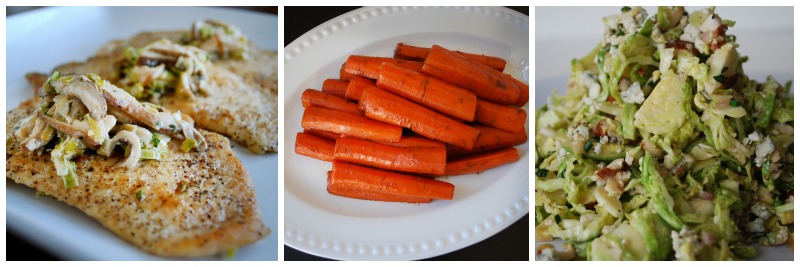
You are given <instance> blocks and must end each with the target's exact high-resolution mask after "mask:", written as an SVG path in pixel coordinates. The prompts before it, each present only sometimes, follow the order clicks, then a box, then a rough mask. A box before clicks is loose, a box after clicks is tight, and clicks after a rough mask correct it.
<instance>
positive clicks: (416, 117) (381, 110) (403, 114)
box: [359, 88, 479, 150]
mask: <svg viewBox="0 0 800 267" xmlns="http://www.w3.org/2000/svg"><path fill="white" fill-rule="evenodd" d="M359 105H363V106H364V115H366V116H367V117H369V118H373V119H376V120H379V121H383V122H387V123H391V124H394V125H398V126H402V127H405V128H409V129H411V131H414V132H415V133H418V134H420V135H422V136H425V137H427V138H430V139H434V140H439V141H442V142H445V143H448V144H452V145H455V146H458V147H462V148H465V149H467V150H471V149H472V146H473V145H474V144H475V140H476V139H477V138H478V133H479V132H478V130H476V129H475V128H472V127H470V126H468V125H466V124H463V123H460V122H457V121H455V120H453V119H451V118H449V117H447V116H445V115H442V114H439V113H437V112H435V111H433V110H430V109H428V108H426V107H423V106H420V105H419V104H416V103H414V102H411V101H409V100H406V99H405V98H402V97H399V96H396V95H393V94H392V93H389V92H386V91H384V90H381V89H378V88H367V89H366V90H364V93H363V94H361V100H359ZM395 142H396V141H395Z"/></svg>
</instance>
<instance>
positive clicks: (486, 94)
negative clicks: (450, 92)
mask: <svg viewBox="0 0 800 267" xmlns="http://www.w3.org/2000/svg"><path fill="white" fill-rule="evenodd" d="M422 72H423V73H425V74H428V75H431V76H433V77H436V78H439V79H442V80H444V81H446V82H449V83H452V84H454V85H456V86H459V87H462V88H464V89H467V90H470V91H472V92H473V93H475V94H476V95H477V96H478V97H480V98H483V99H486V100H489V101H492V102H495V103H498V104H504V105H511V104H515V103H517V101H518V100H519V95H520V88H519V86H518V85H517V84H516V83H514V82H513V81H510V80H509V78H508V77H507V76H506V75H505V74H503V73H502V72H499V71H497V70H495V69H492V68H489V67H486V66H484V65H481V64H478V63H476V62H475V61H472V60H469V59H467V58H465V57H464V56H461V55H459V54H457V53H455V52H453V51H450V50H447V49H445V48H443V47H441V46H438V45H434V46H433V48H431V51H430V53H428V57H427V58H426V59H425V65H423V66H422Z"/></svg>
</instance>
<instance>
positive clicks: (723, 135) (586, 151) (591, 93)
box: [535, 7, 794, 260]
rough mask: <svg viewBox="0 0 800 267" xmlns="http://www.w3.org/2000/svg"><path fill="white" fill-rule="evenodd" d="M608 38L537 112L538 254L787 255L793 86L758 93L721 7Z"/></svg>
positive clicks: (621, 20)
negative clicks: (560, 246) (775, 251)
mask: <svg viewBox="0 0 800 267" xmlns="http://www.w3.org/2000/svg"><path fill="white" fill-rule="evenodd" d="M603 24H604V25H605V33H604V35H603V38H602V41H601V42H600V43H599V44H598V45H597V47H596V48H595V49H594V50H592V51H591V52H589V54H588V55H586V56H585V57H583V58H579V59H574V60H573V61H572V68H571V74H570V78H569V82H568V87H567V91H566V93H565V94H564V95H558V93H557V92H555V93H554V94H553V95H552V96H551V97H549V98H548V101H547V105H545V106H543V107H540V108H539V109H538V110H537V112H536V151H535V153H536V158H535V161H536V171H535V179H536V180H535V187H536V196H535V210H536V241H550V240H554V239H563V240H565V241H566V242H567V245H565V247H566V248H568V249H569V250H574V253H573V254H571V255H575V256H576V257H578V258H582V259H588V260H737V259H749V258H754V257H756V256H757V254H758V253H757V250H756V248H755V245H756V244H761V245H764V246H778V245H784V244H787V241H789V240H790V238H792V236H793V231H792V229H793V224H794V174H793V171H794V156H793V154H792V151H793V150H792V149H793V148H792V146H793V143H794V141H793V140H794V115H793V112H794V96H793V95H792V93H791V92H790V89H791V81H789V82H786V83H785V84H781V83H779V82H778V81H776V80H775V79H774V78H773V77H771V76H770V77H768V78H767V79H766V81H763V82H757V81H754V80H751V79H750V78H749V77H748V76H747V75H746V74H745V72H744V69H743V68H742V65H743V63H745V62H747V59H748V58H747V57H746V56H742V55H740V54H739V53H738V52H737V48H738V47H739V45H738V44H737V42H736V36H734V35H730V34H728V33H727V31H728V29H729V28H731V27H733V26H734V25H735V22H734V21H731V20H725V19H723V18H722V17H720V15H718V14H717V13H715V10H714V8H713V7H712V8H708V9H703V10H697V11H694V12H691V13H689V12H687V11H686V10H685V9H684V8H683V7H659V8H658V11H657V13H656V14H654V15H652V16H651V15H648V14H647V12H646V11H645V10H644V9H642V8H640V7H633V8H631V7H623V8H622V10H621V13H620V14H615V15H611V16H607V17H605V18H603ZM789 243H791V242H789ZM556 254H558V253H555V252H554V248H553V247H552V246H551V245H548V246H547V247H546V248H544V249H542V250H541V251H539V252H538V253H537V259H554V258H557V257H555V256H554V255H556ZM562 254H563V253H562ZM567 254H569V253H567Z"/></svg>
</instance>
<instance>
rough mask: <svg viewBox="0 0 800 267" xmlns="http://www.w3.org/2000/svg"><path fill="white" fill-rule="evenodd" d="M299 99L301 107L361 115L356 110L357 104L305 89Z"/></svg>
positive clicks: (359, 111)
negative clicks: (301, 103)
mask: <svg viewBox="0 0 800 267" xmlns="http://www.w3.org/2000/svg"><path fill="white" fill-rule="evenodd" d="M300 98H301V99H302V101H303V107H309V106H315V107H323V108H329V109H333V110H339V111H344V112H350V113H353V114H361V110H359V109H358V104H356V103H354V102H350V101H348V100H347V99H344V98H342V97H339V96H335V95H332V94H329V93H325V92H320V91H317V90H314V89H306V90H305V91H303V95H302V96H301V97H300Z"/></svg>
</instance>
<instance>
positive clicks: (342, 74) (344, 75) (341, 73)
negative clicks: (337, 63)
mask: <svg viewBox="0 0 800 267" xmlns="http://www.w3.org/2000/svg"><path fill="white" fill-rule="evenodd" d="M355 77H358V75H355V74H350V73H347V72H346V71H344V63H342V68H340V69H339V79H340V80H342V81H350V80H352V79H353V78H355Z"/></svg>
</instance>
